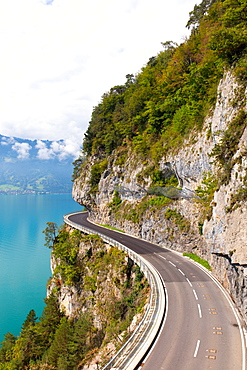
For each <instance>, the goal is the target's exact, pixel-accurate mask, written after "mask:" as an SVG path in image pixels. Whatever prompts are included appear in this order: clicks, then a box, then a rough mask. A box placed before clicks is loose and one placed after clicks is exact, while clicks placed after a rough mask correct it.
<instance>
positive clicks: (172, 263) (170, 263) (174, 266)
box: [168, 261, 177, 267]
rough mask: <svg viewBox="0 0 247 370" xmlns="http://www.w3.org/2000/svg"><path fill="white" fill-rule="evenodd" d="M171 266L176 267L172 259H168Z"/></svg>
mask: <svg viewBox="0 0 247 370" xmlns="http://www.w3.org/2000/svg"><path fill="white" fill-rule="evenodd" d="M168 262H169V263H170V264H171V265H172V266H174V267H177V266H176V265H175V263H173V262H172V261H168Z"/></svg>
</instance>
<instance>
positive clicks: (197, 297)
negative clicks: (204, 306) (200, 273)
mask: <svg viewBox="0 0 247 370" xmlns="http://www.w3.org/2000/svg"><path fill="white" fill-rule="evenodd" d="M193 293H194V296H195V299H196V300H198V297H197V294H196V291H195V289H193Z"/></svg>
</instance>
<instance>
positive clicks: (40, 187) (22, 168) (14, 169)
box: [0, 135, 74, 193]
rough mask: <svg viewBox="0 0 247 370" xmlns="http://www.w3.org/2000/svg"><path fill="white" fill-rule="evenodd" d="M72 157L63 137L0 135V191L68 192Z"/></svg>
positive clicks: (69, 189)
mask: <svg viewBox="0 0 247 370" xmlns="http://www.w3.org/2000/svg"><path fill="white" fill-rule="evenodd" d="M73 160H74V156H73V153H70V152H69V149H68V148H67V147H66V145H65V143H64V141H63V140H59V141H49V140H28V139H20V138H16V137H6V136H3V135H0V164H1V166H0V192H1V193H10V192H11V193H12V192H18V193H23V192H52V193H67V192H70V191H71V173H72V162H73Z"/></svg>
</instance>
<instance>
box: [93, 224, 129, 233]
mask: <svg viewBox="0 0 247 370" xmlns="http://www.w3.org/2000/svg"><path fill="white" fill-rule="evenodd" d="M99 226H103V227H106V228H107V229H110V230H114V231H119V232H120V233H125V231H123V230H120V229H117V228H116V227H112V226H110V225H102V224H99Z"/></svg>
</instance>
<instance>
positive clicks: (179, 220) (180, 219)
mask: <svg viewBox="0 0 247 370" xmlns="http://www.w3.org/2000/svg"><path fill="white" fill-rule="evenodd" d="M164 216H165V218H166V219H167V220H171V221H173V222H174V223H175V225H177V226H178V228H179V230H180V231H181V232H189V230H190V222H189V221H188V220H186V218H185V217H184V216H183V215H181V213H179V212H178V211H177V210H176V209H171V208H167V209H166V210H165V213H164Z"/></svg>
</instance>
